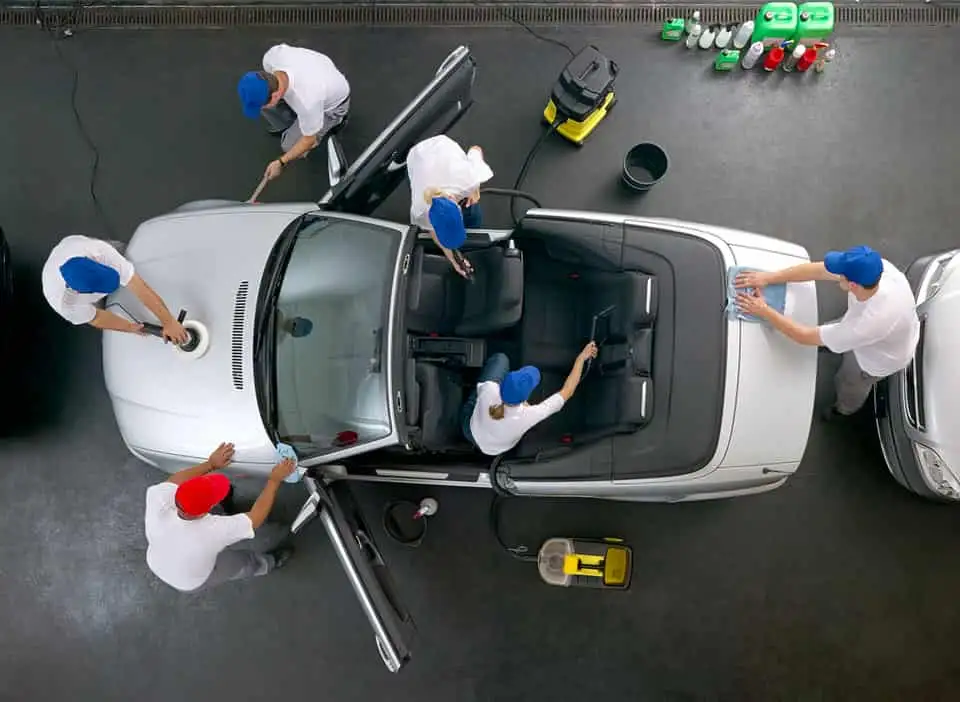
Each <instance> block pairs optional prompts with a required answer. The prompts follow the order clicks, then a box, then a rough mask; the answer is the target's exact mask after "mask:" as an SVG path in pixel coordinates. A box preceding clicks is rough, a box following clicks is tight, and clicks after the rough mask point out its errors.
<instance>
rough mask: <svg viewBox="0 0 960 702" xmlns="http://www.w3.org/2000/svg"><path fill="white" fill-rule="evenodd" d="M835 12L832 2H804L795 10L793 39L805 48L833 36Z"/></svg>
mask: <svg viewBox="0 0 960 702" xmlns="http://www.w3.org/2000/svg"><path fill="white" fill-rule="evenodd" d="M834 21H835V11H834V8H833V3H832V2H805V3H803V4H802V5H800V6H799V7H798V8H797V32H796V34H794V36H793V38H794V39H795V40H796V41H798V42H803V43H804V44H806V45H807V46H810V45H811V44H814V43H816V42H818V41H823V40H825V39H826V38H827V37H829V36H830V35H831V34H833V28H834V27H833V25H834Z"/></svg>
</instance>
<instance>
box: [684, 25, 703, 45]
mask: <svg viewBox="0 0 960 702" xmlns="http://www.w3.org/2000/svg"><path fill="white" fill-rule="evenodd" d="M702 33H703V26H702V25H701V24H700V23H699V22H697V23H695V24H694V25H693V27H691V28H690V33H689V34H687V41H686V42H684V44H685V46H686V47H687V48H688V49H692V48H693V47H695V46H696V45H697V42H698V41H700V35H701V34H702Z"/></svg>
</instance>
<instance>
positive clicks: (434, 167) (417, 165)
mask: <svg viewBox="0 0 960 702" xmlns="http://www.w3.org/2000/svg"><path fill="white" fill-rule="evenodd" d="M407 176H408V177H409V178H410V222H411V223H412V224H415V225H416V226H418V227H420V228H421V229H424V230H426V231H428V232H430V235H431V236H432V237H433V240H434V241H435V242H436V243H437V246H439V247H440V249H441V250H442V251H443V255H444V256H446V257H447V260H449V261H450V265H452V266H453V268H454V270H456V271H457V273H459V274H460V275H462V276H464V277H469V275H470V272H471V270H472V269H471V268H470V262H469V261H467V260H466V259H465V258H463V257H462V256H459V257H458V256H455V255H454V253H453V252H454V251H456V250H458V249H459V248H460V247H461V246H463V243H464V242H465V241H466V239H467V233H466V229H470V228H474V227H479V226H480V225H481V224H482V216H481V212H480V204H479V203H480V186H481V185H483V184H484V183H486V182H487V181H488V180H490V179H491V178H493V170H492V169H491V168H490V166H488V165H487V162H486V161H485V160H484V158H483V149H481V148H480V147H479V146H471V147H470V148H469V149H468V150H467V151H464V150H463V148H462V147H461V146H460V145H459V144H458V143H457V142H455V141H454V140H453V139H451V138H450V137H448V136H446V135H445V134H440V135H438V136H435V137H431V138H430V139H425V140H424V141H421V142H420V143H419V144H416V145H414V147H413V148H412V149H410V152H409V154H408V155H407ZM458 259H459V260H458Z"/></svg>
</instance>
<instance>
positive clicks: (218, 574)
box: [144, 444, 296, 592]
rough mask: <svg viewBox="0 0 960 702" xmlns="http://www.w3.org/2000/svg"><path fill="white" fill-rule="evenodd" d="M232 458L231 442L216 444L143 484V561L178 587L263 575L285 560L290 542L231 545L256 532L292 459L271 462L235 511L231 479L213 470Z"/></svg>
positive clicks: (192, 588)
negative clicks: (253, 493)
mask: <svg viewBox="0 0 960 702" xmlns="http://www.w3.org/2000/svg"><path fill="white" fill-rule="evenodd" d="M231 460H233V444H220V446H218V447H217V450H216V451H214V452H213V453H211V454H210V457H209V458H208V459H207V460H206V461H204V462H203V463H201V464H200V465H196V466H193V467H192V468H187V469H185V470H181V471H180V472H179V473H174V474H173V475H171V476H170V477H169V478H168V479H167V480H166V481H165V482H162V483H160V484H159V485H154V486H152V487H150V488H149V489H147V507H146V512H145V517H144V527H145V530H146V533H147V565H148V566H149V567H150V570H152V571H153V572H154V574H155V575H156V576H157V577H158V578H160V579H161V580H162V581H163V582H165V583H167V585H170V586H171V587H174V588H176V589H177V590H180V591H181V592H193V591H196V590H199V589H201V588H203V589H206V588H209V587H213V586H214V585H218V584H220V583H225V582H227V581H229V580H240V579H242V578H249V577H253V576H257V575H266V574H267V573H269V572H270V571H272V570H276V569H277V568H280V567H281V566H283V564H284V563H286V561H287V560H288V559H289V557H290V555H291V554H292V552H293V550H292V548H291V547H290V546H282V547H279V548H274V549H273V550H266V549H263V550H261V549H256V548H253V547H248V548H235V549H230V548H229V547H230V546H233V544H236V543H238V542H240V541H244V540H246V539H252V538H254V536H255V535H256V534H255V533H254V532H255V530H257V529H260V527H261V526H262V525H263V523H264V522H265V521H266V519H267V516H268V515H269V514H270V509H271V508H272V507H273V500H274V497H275V496H276V494H277V488H278V487H279V486H280V483H282V482H283V481H284V479H285V478H286V477H287V476H289V475H290V474H291V473H292V472H293V471H294V469H295V468H296V462H295V461H293V460H292V459H286V460H284V461H282V462H280V463H278V464H277V465H276V466H274V468H273V470H272V471H271V472H270V477H269V478H268V479H267V484H266V486H264V488H263V490H262V491H261V492H260V496H259V497H257V500H256V501H255V502H254V503H253V507H251V508H250V510H249V511H247V512H239V513H238V512H237V510H236V509H235V508H234V505H233V487H232V486H231V485H230V481H229V479H227V477H226V476H225V475H223V474H222V473H217V472H214V471H219V470H222V469H223V468H225V467H226V466H227V465H229V464H230V461H231ZM213 511H216V512H221V514H213V513H211V512H213ZM271 526H279V525H271ZM285 532H286V530H284V533H285ZM228 549H229V550H228Z"/></svg>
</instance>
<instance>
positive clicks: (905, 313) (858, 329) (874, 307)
mask: <svg viewBox="0 0 960 702" xmlns="http://www.w3.org/2000/svg"><path fill="white" fill-rule="evenodd" d="M812 280H832V281H836V282H837V283H839V284H840V287H841V288H842V289H843V290H844V291H846V292H847V294H848V295H847V300H848V306H847V312H846V314H844V315H843V317H842V318H841V319H839V320H837V321H835V322H831V323H829V324H822V325H820V326H818V327H808V326H805V325H802V324H797V323H796V322H794V321H793V320H791V319H789V318H788V317H785V316H784V315H782V314H780V313H779V312H777V311H776V310H773V309H771V308H770V307H769V306H768V305H767V304H766V302H765V301H764V298H763V294H762V292H761V290H760V289H761V288H763V287H764V286H765V285H772V284H775V283H803V282H807V281H812ZM734 284H735V285H736V286H737V287H738V288H752V289H753V292H752V293H751V294H747V293H741V294H739V295H738V296H737V304H738V306H739V307H740V309H741V310H742V311H743V312H745V313H747V314H750V315H753V316H755V317H759V318H760V319H764V320H766V321H767V322H768V323H769V324H770V325H771V326H773V327H774V328H775V329H777V330H778V331H780V332H782V333H783V334H785V335H786V336H788V337H789V338H791V339H793V340H794V341H796V342H798V343H800V344H806V345H808V346H823V347H826V348H827V349H828V350H830V351H833V352H834V353H838V354H843V358H842V360H841V363H840V369H839V370H838V371H837V374H836V377H835V378H834V384H835V386H836V393H837V394H836V400H835V401H834V402H833V404H831V405H830V406H829V407H828V408H827V409H826V411H825V412H824V413H823V418H824V419H827V420H829V419H833V418H836V417H838V416H847V415H851V414H853V413H854V412H856V411H857V410H859V409H860V408H861V407H863V405H864V403H865V402H866V401H867V398H868V397H869V396H870V391H871V390H872V389H873V386H874V385H875V384H876V382H877V381H878V380H880V379H882V378H885V377H887V376H888V375H893V374H894V373H896V372H898V371H900V370H903V369H904V368H906V367H907V366H908V365H909V364H910V361H911V360H912V359H913V356H914V353H915V352H916V349H917V342H918V341H919V338H920V320H919V318H918V317H917V310H916V300H915V298H914V296H913V291H912V290H911V288H910V283H909V281H907V278H906V276H904V274H903V273H901V272H900V271H899V270H897V268H896V267H895V266H894V265H893V264H892V263H890V261H887V260H886V259H884V258H882V257H881V256H880V254H879V253H877V252H876V251H874V250H873V249H871V248H870V247H868V246H854V247H853V248H851V249H847V250H846V251H831V252H830V253H828V254H827V255H826V256H824V258H823V261H822V262H813V263H803V264H800V265H798V266H793V267H791V268H786V269H784V270H780V271H775V272H752V273H744V274H742V275H741V276H739V277H738V278H737V280H736V281H735V282H734Z"/></svg>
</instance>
